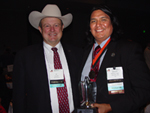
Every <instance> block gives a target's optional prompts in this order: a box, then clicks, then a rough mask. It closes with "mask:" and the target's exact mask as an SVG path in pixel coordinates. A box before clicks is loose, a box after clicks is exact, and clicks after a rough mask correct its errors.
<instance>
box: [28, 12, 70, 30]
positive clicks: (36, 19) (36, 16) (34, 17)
mask: <svg viewBox="0 0 150 113" xmlns="http://www.w3.org/2000/svg"><path fill="white" fill-rule="evenodd" d="M45 17H55V18H59V19H61V20H62V22H63V24H64V28H66V27H67V26H69V25H70V24H71V22H72V19H73V16H72V14H71V13H68V14H66V15H64V16H49V15H44V14H42V13H40V12H38V11H32V12H31V13H30V14H29V22H30V24H31V25H32V26H33V27H34V28H36V29H38V27H39V23H40V21H41V19H43V18H45Z"/></svg>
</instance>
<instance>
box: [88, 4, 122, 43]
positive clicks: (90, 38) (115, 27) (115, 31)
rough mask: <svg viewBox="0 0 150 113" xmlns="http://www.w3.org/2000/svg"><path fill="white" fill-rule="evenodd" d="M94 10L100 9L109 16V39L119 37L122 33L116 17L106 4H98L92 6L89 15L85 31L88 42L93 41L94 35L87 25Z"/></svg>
mask: <svg viewBox="0 0 150 113" xmlns="http://www.w3.org/2000/svg"><path fill="white" fill-rule="evenodd" d="M95 10H102V11H103V12H104V13H106V14H107V15H108V16H109V17H110V19H111V23H112V26H113V32H112V34H111V39H112V40H116V39H118V38H120V35H121V34H123V31H122V30H121V29H120V27H119V22H118V19H117V17H116V16H114V14H113V13H112V11H111V10H110V9H109V8H108V7H107V6H106V5H99V6H97V7H93V9H92V10H91V13H90V15H89V20H88V29H87V32H86V36H87V41H88V43H93V41H94V37H93V35H92V34H91V32H90V26H89V25H90V23H89V22H90V17H91V14H92V12H93V11H95Z"/></svg>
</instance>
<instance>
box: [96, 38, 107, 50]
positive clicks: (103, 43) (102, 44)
mask: <svg viewBox="0 0 150 113" xmlns="http://www.w3.org/2000/svg"><path fill="white" fill-rule="evenodd" d="M108 39H110V36H109V37H108V38H107V39H106V40H104V41H103V42H102V43H101V44H100V45H99V46H100V47H101V48H102V47H103V46H104V45H105V43H106V42H107V40H108ZM97 46H98V43H97V42H96V41H95V48H96V47H97ZM95 48H94V49H95Z"/></svg>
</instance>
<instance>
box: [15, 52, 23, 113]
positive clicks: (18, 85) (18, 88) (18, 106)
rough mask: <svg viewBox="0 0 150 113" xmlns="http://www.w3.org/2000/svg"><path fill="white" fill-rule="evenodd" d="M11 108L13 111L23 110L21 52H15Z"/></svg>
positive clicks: (18, 112) (16, 112)
mask: <svg viewBox="0 0 150 113" xmlns="http://www.w3.org/2000/svg"><path fill="white" fill-rule="evenodd" d="M13 110H14V112H15V113H20V112H21V113H24V112H25V73H24V67H23V60H22V56H21V54H17V55H16V58H15V62H14V73H13Z"/></svg>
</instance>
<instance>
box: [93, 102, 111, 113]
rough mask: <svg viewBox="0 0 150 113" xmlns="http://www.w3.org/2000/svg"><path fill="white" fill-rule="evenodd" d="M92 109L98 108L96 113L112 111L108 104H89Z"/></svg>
mask: <svg viewBox="0 0 150 113" xmlns="http://www.w3.org/2000/svg"><path fill="white" fill-rule="evenodd" d="M91 106H92V107H96V108H98V113H108V112H110V111H112V109H111V106H110V104H98V103H94V104H91Z"/></svg>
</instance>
